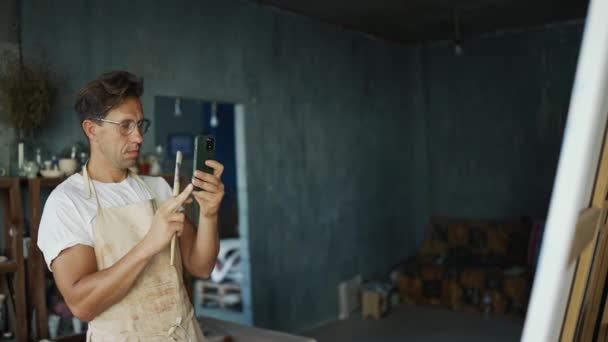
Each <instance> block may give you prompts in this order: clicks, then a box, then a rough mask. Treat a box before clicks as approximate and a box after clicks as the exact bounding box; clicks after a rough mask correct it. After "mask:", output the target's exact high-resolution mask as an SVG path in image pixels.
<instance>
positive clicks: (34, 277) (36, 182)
mask: <svg viewBox="0 0 608 342" xmlns="http://www.w3.org/2000/svg"><path fill="white" fill-rule="evenodd" d="M64 180H65V178H33V179H28V180H27V186H28V205H29V209H30V210H29V222H30V239H31V240H30V249H29V254H28V258H29V260H28V263H27V266H28V267H27V268H28V279H29V281H28V293H29V294H30V298H32V303H31V305H30V312H32V310H33V312H35V313H36V333H37V336H36V337H37V338H38V339H39V340H40V339H44V338H48V337H49V326H48V311H47V302H46V286H45V285H44V284H46V280H45V272H46V269H45V268H46V264H45V262H44V258H43V256H42V252H41V251H40V249H39V248H38V228H39V226H40V218H41V216H42V209H43V208H44V204H43V203H42V201H41V196H40V195H41V192H42V189H47V190H49V191H50V190H52V189H54V188H55V187H56V186H57V185H59V184H61V182H63V181H64ZM41 284H42V286H41ZM76 337H79V338H80V339H79V340H82V341H84V338H85V336H84V334H80V335H76Z"/></svg>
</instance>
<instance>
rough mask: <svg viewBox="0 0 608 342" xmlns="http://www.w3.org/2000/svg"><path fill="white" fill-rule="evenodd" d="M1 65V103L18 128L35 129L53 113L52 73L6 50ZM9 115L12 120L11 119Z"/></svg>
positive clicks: (12, 122)
mask: <svg viewBox="0 0 608 342" xmlns="http://www.w3.org/2000/svg"><path fill="white" fill-rule="evenodd" d="M1 61H2V62H1V65H0V107H1V108H2V109H3V110H2V111H3V112H4V113H5V114H6V118H4V119H5V120H3V121H7V122H8V123H9V124H10V125H12V126H13V127H14V128H15V129H17V130H21V131H23V132H27V133H32V132H33V130H34V129H35V128H37V127H39V126H40V125H41V124H42V123H43V122H44V121H45V120H46V119H47V117H48V116H49V112H50V110H51V103H52V98H53V89H52V86H51V82H50V80H49V76H48V73H46V72H44V71H42V70H41V69H40V68H37V67H35V66H33V65H27V64H24V63H20V61H19V58H17V56H16V55H15V54H12V53H9V52H6V53H4V55H3V56H2V59H1ZM7 119H8V120H7Z"/></svg>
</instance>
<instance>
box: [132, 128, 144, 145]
mask: <svg viewBox="0 0 608 342" xmlns="http://www.w3.org/2000/svg"><path fill="white" fill-rule="evenodd" d="M129 138H131V139H130V140H131V141H132V142H134V143H138V144H141V143H142V142H143V141H144V136H143V135H142V134H141V131H140V130H139V127H136V128H135V129H134V130H133V132H132V133H131V136H130V137H129Z"/></svg>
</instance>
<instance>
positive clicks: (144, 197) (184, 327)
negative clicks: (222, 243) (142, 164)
mask: <svg viewBox="0 0 608 342" xmlns="http://www.w3.org/2000/svg"><path fill="white" fill-rule="evenodd" d="M142 92H143V84H142V82H141V81H140V80H139V79H138V78H136V77H135V76H134V75H133V74H131V73H128V72H125V71H116V72H109V73H106V74H103V75H101V76H99V77H98V78H97V79H96V80H94V81H92V82H90V83H88V84H87V85H86V86H85V87H83V88H82V89H81V90H80V92H79V93H78V96H77V99H76V104H75V109H76V112H77V113H78V115H79V118H80V122H81V126H82V129H83V131H84V133H85V134H86V136H87V138H88V139H89V143H90V146H91V158H90V160H89V161H88V163H87V164H86V165H85V166H84V167H83V170H82V172H81V173H77V174H74V175H72V176H71V177H69V178H68V179H66V180H65V181H64V182H63V183H61V184H60V185H59V186H58V187H57V188H56V189H55V190H54V191H53V192H52V193H51V195H50V196H49V198H48V200H47V201H46V204H45V207H44V211H43V214H42V219H41V222H40V230H39V238H38V246H39V247H40V249H41V250H42V252H43V254H44V258H45V260H46V262H47V265H48V267H49V269H50V270H51V271H52V272H53V276H54V278H55V282H56V284H57V287H58V289H59V291H60V292H61V294H62V295H63V297H64V299H65V301H66V304H67V305H68V307H69V308H70V310H71V311H72V313H73V314H74V315H75V316H76V317H78V318H80V319H82V320H85V321H90V323H89V330H88V331H87V340H88V341H91V340H93V341H166V340H167V338H170V339H172V340H180V341H200V340H202V339H203V336H202V333H201V330H200V328H199V327H198V324H197V322H196V319H194V318H193V309H192V305H191V304H190V302H189V300H188V296H187V293H186V291H185V289H184V285H183V282H182V267H185V268H186V270H187V271H188V272H190V273H191V274H193V275H195V276H198V277H202V278H207V277H209V275H210V273H211V271H212V270H213V267H214V265H215V261H216V258H217V253H218V250H219V243H218V232H217V216H218V209H219V205H220V202H221V200H222V198H223V196H224V185H223V184H222V182H221V180H220V177H221V174H222V171H223V165H222V164H220V163H219V162H217V161H212V160H209V161H207V162H206V164H207V165H208V166H209V167H211V168H213V169H214V173H213V174H207V173H203V172H200V171H197V172H195V174H194V176H193V179H192V184H189V185H188V186H187V187H186V188H185V190H184V191H183V192H182V193H180V194H179V195H178V196H176V197H172V191H171V188H170V187H169V185H168V184H167V182H166V181H165V180H164V179H163V178H160V177H144V176H141V177H139V176H137V175H136V174H134V173H132V172H130V171H129V168H131V167H132V166H135V164H136V160H137V158H138V156H139V151H140V147H141V144H142V142H143V135H144V134H145V133H146V131H147V130H148V127H149V125H150V121H149V120H148V119H145V118H144V113H143V110H142V105H141V101H140V97H141V95H142ZM193 185H194V186H198V187H200V188H201V189H203V190H201V191H193ZM190 195H192V197H194V199H195V200H196V202H197V203H198V204H199V206H200V216H199V226H198V229H196V230H195V229H194V227H193V225H192V223H191V222H190V221H189V220H188V219H187V218H186V217H185V215H184V214H183V213H182V212H181V211H180V208H181V205H182V204H183V203H190V202H191V201H192V199H191V198H189V196H190ZM174 233H176V234H177V235H178V236H180V238H179V239H178V240H177V241H179V243H176V245H177V246H176V249H175V252H176V256H175V259H176V262H175V266H171V265H170V248H169V247H168V246H169V244H170V241H171V238H172V236H173V234H174Z"/></svg>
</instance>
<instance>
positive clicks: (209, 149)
mask: <svg viewBox="0 0 608 342" xmlns="http://www.w3.org/2000/svg"><path fill="white" fill-rule="evenodd" d="M209 159H215V137H214V136H213V135H211V134H201V135H197V136H196V137H195V138H194V162H193V163H192V164H193V168H192V174H193V175H194V172H195V171H196V170H200V171H203V172H207V173H210V174H213V168H211V167H209V166H207V165H205V161H206V160H209ZM194 190H196V191H198V190H201V189H200V188H199V187H194Z"/></svg>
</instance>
